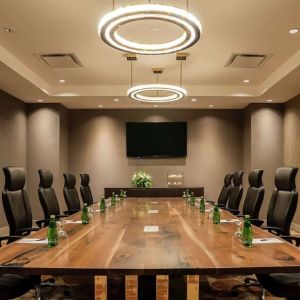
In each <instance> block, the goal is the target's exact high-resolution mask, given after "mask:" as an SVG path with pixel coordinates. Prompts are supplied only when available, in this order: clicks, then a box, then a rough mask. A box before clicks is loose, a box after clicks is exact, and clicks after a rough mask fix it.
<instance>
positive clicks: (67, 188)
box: [64, 173, 81, 213]
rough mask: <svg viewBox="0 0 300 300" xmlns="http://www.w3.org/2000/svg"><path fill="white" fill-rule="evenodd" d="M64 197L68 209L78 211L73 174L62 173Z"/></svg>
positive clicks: (77, 198) (78, 202)
mask: <svg viewBox="0 0 300 300" xmlns="http://www.w3.org/2000/svg"><path fill="white" fill-rule="evenodd" d="M64 179H65V185H64V198H65V201H66V204H67V207H68V210H69V211H73V212H74V213H75V212H78V211H80V209H81V208H80V201H79V197H78V193H77V190H76V187H75V185H76V177H75V176H74V175H73V174H66V173H64Z"/></svg>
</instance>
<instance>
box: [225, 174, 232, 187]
mask: <svg viewBox="0 0 300 300" xmlns="http://www.w3.org/2000/svg"><path fill="white" fill-rule="evenodd" d="M231 181H232V174H226V175H225V177H224V186H230V185H231Z"/></svg>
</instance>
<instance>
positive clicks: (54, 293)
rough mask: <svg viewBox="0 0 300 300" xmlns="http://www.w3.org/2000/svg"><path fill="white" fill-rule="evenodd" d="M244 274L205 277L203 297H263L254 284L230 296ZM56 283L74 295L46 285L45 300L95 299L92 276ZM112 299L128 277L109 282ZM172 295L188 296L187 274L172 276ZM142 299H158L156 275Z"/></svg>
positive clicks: (27, 299)
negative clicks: (185, 278)
mask: <svg viewBox="0 0 300 300" xmlns="http://www.w3.org/2000/svg"><path fill="white" fill-rule="evenodd" d="M243 279H244V277H241V276H240V277H238V276H235V277H220V278H217V277H205V276H204V277H202V278H201V282H200V296H201V298H200V299H201V300H213V299H216V300H234V299H239V300H255V299H259V298H258V295H259V290H258V289H257V288H253V289H251V290H239V294H238V295H237V296H228V294H226V292H228V291H230V289H231V287H233V286H234V285H237V284H240V283H242V282H243ZM56 283H58V284H66V285H68V286H69V287H70V288H71V296H68V297H66V296H64V291H63V289H62V288H60V287H56V288H44V289H43V291H42V295H43V300H45V299H47V300H61V299H72V300H92V299H94V298H93V296H94V294H93V293H94V286H93V278H92V277H63V278H62V277H57V278H56ZM108 285H109V287H108V300H123V299H124V290H123V288H122V287H123V286H124V278H122V277H114V278H110V279H109V282H108ZM169 288H170V296H169V300H181V299H186V288H185V280H184V278H181V277H180V278H179V277H177V278H172V280H170V287H169ZM18 299H19V300H31V299H36V298H35V292H34V291H33V290H32V291H30V292H28V293H27V294H26V295H24V296H22V297H21V298H18ZM266 299H267V300H280V299H283V298H276V297H272V296H271V295H267V297H266ZM139 300H155V278H154V277H150V278H149V277H147V278H141V280H139Z"/></svg>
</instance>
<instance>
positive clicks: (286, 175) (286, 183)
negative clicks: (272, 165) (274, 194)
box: [275, 167, 298, 191]
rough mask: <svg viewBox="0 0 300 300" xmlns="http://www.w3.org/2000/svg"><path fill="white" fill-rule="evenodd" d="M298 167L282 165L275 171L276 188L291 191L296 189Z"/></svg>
mask: <svg viewBox="0 0 300 300" xmlns="http://www.w3.org/2000/svg"><path fill="white" fill-rule="evenodd" d="M297 172H298V168H293V167H282V168H278V169H277V170H276V172H275V186H276V188H277V189H278V190H283V191H292V190H295V189H296V182H295V179H296V175H297Z"/></svg>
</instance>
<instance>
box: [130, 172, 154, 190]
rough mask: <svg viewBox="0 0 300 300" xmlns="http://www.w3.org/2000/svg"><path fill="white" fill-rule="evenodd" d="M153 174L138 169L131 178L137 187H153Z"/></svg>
mask: <svg viewBox="0 0 300 300" xmlns="http://www.w3.org/2000/svg"><path fill="white" fill-rule="evenodd" d="M152 180H153V178H152V176H151V175H150V174H147V173H146V172H143V171H137V172H135V173H134V174H133V176H132V178H131V183H132V184H133V185H135V186H136V187H147V188H149V187H151V186H152Z"/></svg>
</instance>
